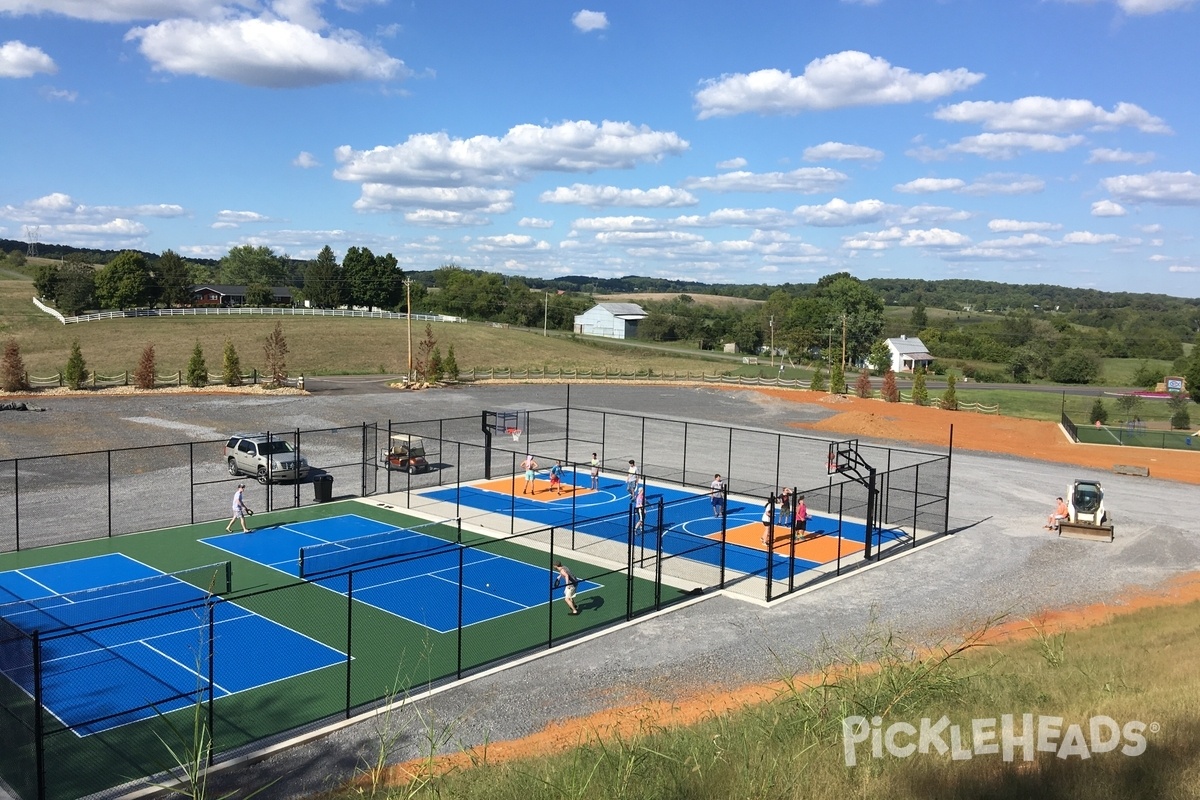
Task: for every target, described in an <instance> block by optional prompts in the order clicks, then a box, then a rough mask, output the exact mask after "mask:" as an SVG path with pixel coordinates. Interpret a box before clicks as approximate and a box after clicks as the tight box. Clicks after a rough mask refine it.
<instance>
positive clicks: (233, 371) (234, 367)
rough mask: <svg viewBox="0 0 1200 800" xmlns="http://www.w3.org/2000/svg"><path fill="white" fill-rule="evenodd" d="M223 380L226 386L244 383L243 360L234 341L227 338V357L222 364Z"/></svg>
mask: <svg viewBox="0 0 1200 800" xmlns="http://www.w3.org/2000/svg"><path fill="white" fill-rule="evenodd" d="M221 382H222V383H224V384H225V385H226V386H241V385H242V360H241V359H240V358H238V354H237V349H236V348H234V346H233V342H231V341H229V340H228V339H226V340H225V357H224V359H223V360H222V364H221Z"/></svg>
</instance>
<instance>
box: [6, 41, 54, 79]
mask: <svg viewBox="0 0 1200 800" xmlns="http://www.w3.org/2000/svg"><path fill="white" fill-rule="evenodd" d="M39 72H43V73H45V74H47V75H53V74H54V73H56V72H58V65H56V64H55V63H54V59H53V58H51V57H50V56H48V55H46V53H45V51H43V50H42V49H41V48H40V47H31V46H30V45H27V44H25V43H24V42H19V41H17V40H15V39H14V40H12V41H8V42H5V43H4V44H0V78H31V77H33V76H34V75H37V74H38V73H39Z"/></svg>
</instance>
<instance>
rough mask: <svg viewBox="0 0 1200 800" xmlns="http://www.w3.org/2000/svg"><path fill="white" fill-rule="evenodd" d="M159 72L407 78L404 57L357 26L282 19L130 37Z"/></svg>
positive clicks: (288, 81) (301, 81)
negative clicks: (316, 26)
mask: <svg viewBox="0 0 1200 800" xmlns="http://www.w3.org/2000/svg"><path fill="white" fill-rule="evenodd" d="M125 39H126V40H127V41H136V42H137V43H138V49H139V50H141V52H142V55H144V56H145V57H146V58H147V59H148V60H149V61H150V63H151V64H152V65H153V67H154V69H155V70H157V71H160V72H170V73H172V74H175V75H199V76H202V77H206V78H215V79H217V80H223V81H229V82H231V83H239V84H242V85H244V86H258V87H263V88H269V89H280V88H295V87H301V86H320V85H324V84H330V83H343V82H347V81H357V80H377V81H390V80H392V79H394V78H397V77H403V76H405V75H407V73H408V70H407V69H406V68H405V66H404V62H403V61H400V60H399V59H396V58H392V57H391V56H389V55H388V54H387V53H385V52H384V51H383V50H381V49H379V48H378V47H375V46H373V45H370V44H368V43H366V42H364V41H363V40H362V38H361V37H360V36H359V35H358V34H356V33H354V32H353V31H344V30H338V31H333V32H331V33H330V34H328V35H322V34H321V33H318V32H317V31H314V30H311V29H309V28H306V27H304V26H303V25H301V24H298V23H295V22H292V21H289V20H282V19H265V18H254V19H236V20H222V21H220V22H203V21H199V20H190V19H169V20H165V21H163V22H159V23H156V24H154V25H149V26H146V27H140V28H133V29H132V30H130V31H129V32H128V33H126V34H125Z"/></svg>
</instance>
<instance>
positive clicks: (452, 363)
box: [442, 345, 458, 381]
mask: <svg viewBox="0 0 1200 800" xmlns="http://www.w3.org/2000/svg"><path fill="white" fill-rule="evenodd" d="M442 370H443V371H444V372H445V373H446V378H447V379H448V380H452V381H456V380H458V361H457V360H456V359H455V358H454V345H450V349H449V351H447V353H446V362H445V363H444V364H442Z"/></svg>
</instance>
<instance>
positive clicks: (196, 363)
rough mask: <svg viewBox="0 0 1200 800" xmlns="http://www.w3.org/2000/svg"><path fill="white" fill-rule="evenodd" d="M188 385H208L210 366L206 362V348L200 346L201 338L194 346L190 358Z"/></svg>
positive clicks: (195, 387) (198, 386) (193, 386)
mask: <svg viewBox="0 0 1200 800" xmlns="http://www.w3.org/2000/svg"><path fill="white" fill-rule="evenodd" d="M187 385H188V386H191V387H192V388H193V389H199V388H201V387H203V386H208V366H207V365H206V364H205V363H204V350H203V349H201V347H200V340H199V339H197V340H196V346H195V347H194V348H192V357H191V358H189V359H188V365H187Z"/></svg>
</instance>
